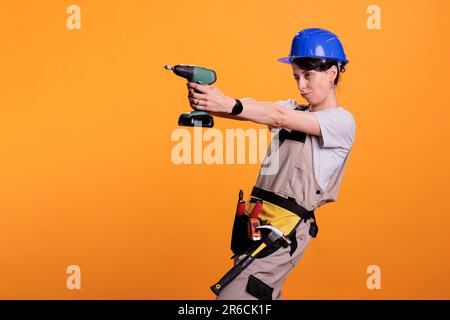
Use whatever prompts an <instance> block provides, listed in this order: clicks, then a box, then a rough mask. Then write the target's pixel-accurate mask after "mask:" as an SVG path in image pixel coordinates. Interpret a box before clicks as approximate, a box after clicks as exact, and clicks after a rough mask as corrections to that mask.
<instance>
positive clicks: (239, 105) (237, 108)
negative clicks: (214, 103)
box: [230, 99, 244, 116]
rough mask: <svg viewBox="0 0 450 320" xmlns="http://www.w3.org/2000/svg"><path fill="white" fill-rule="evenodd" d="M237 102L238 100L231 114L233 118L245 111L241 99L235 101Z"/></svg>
mask: <svg viewBox="0 0 450 320" xmlns="http://www.w3.org/2000/svg"><path fill="white" fill-rule="evenodd" d="M235 100H236V104H235V105H234V107H233V110H232V111H231V113H230V114H231V115H233V116H237V115H238V114H239V113H241V112H242V110H243V109H244V107H243V106H242V103H241V101H240V100H239V99H235Z"/></svg>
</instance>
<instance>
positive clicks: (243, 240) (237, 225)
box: [231, 214, 255, 255]
mask: <svg viewBox="0 0 450 320" xmlns="http://www.w3.org/2000/svg"><path fill="white" fill-rule="evenodd" d="M249 221H250V217H249V216H248V215H246V214H243V215H240V216H238V215H235V216H234V223H233V232H232V233H231V251H233V253H234V254H235V255H241V254H244V253H246V251H247V249H248V248H250V247H251V246H252V245H253V243H254V242H255V241H252V240H250V238H249V237H248V223H249Z"/></svg>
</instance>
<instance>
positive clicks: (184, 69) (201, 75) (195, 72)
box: [164, 64, 217, 128]
mask: <svg viewBox="0 0 450 320" xmlns="http://www.w3.org/2000/svg"><path fill="white" fill-rule="evenodd" d="M164 68H165V69H167V70H172V71H173V73H175V74H176V75H177V76H180V77H183V78H186V79H187V81H188V82H195V83H198V84H212V83H214V82H216V80H217V76H216V73H215V72H214V70H210V69H206V68H202V67H197V66H192V65H187V64H177V65H176V66H174V67H172V66H168V65H165V66H164ZM195 92H197V93H200V92H199V91H197V90H195ZM178 125H179V126H187V127H194V126H199V127H208V128H212V127H213V126H214V119H213V117H212V116H210V115H209V114H208V113H207V112H206V111H203V110H195V111H192V112H186V113H183V114H181V115H180V117H179V118H178Z"/></svg>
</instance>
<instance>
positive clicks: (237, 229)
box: [231, 214, 282, 259]
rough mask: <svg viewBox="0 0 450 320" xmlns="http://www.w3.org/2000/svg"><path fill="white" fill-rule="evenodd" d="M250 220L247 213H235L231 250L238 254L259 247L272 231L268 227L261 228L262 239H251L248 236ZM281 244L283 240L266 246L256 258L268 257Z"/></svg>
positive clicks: (246, 252)
mask: <svg viewBox="0 0 450 320" xmlns="http://www.w3.org/2000/svg"><path fill="white" fill-rule="evenodd" d="M249 220H250V217H249V216H248V215H246V214H243V215H241V216H238V215H235V218H234V223H233V232H232V233H231V251H233V253H234V254H235V255H236V256H239V255H241V254H248V253H251V252H253V250H255V249H256V248H258V247H259V246H260V245H261V243H263V242H264V240H265V239H266V238H267V235H268V234H269V233H270V231H269V230H267V229H261V240H258V241H253V240H251V239H250V238H249V236H248V223H249ZM281 246H282V242H281V241H276V242H275V243H270V244H268V245H267V247H266V248H264V249H263V250H261V252H259V253H258V255H257V256H256V258H257V259H258V258H264V257H267V256H268V255H270V254H272V253H273V252H275V251H276V250H278V249H279V248H280V247H281Z"/></svg>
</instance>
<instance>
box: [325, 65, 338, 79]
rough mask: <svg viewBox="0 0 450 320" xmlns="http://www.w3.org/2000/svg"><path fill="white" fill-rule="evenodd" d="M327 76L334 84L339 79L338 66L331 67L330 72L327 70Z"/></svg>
mask: <svg viewBox="0 0 450 320" xmlns="http://www.w3.org/2000/svg"><path fill="white" fill-rule="evenodd" d="M327 75H328V79H329V80H330V82H331V81H332V82H334V79H336V77H337V67H336V66H331V67H330V68H329V69H328V70H327Z"/></svg>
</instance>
